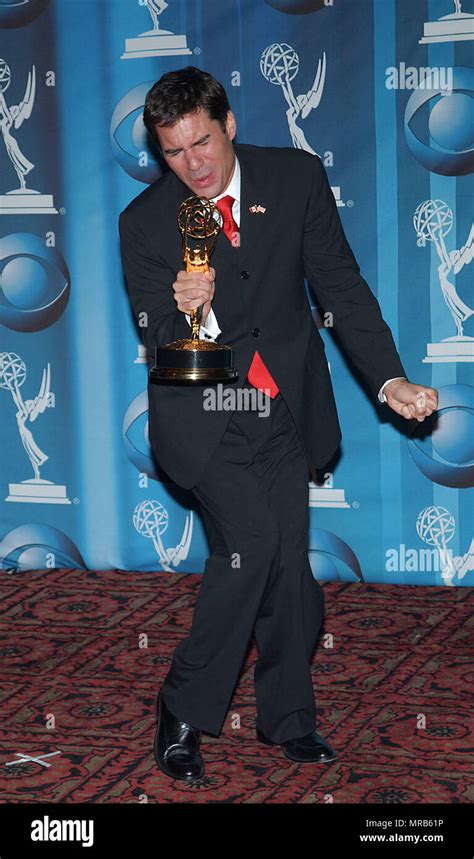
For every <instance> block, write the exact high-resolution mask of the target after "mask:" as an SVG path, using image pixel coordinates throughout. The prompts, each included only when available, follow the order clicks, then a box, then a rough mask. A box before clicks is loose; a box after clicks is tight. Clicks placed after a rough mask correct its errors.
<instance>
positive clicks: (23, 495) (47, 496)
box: [0, 352, 71, 504]
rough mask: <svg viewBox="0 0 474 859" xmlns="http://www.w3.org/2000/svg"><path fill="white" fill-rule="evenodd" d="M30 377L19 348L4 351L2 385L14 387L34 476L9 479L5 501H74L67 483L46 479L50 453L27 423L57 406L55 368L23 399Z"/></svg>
mask: <svg viewBox="0 0 474 859" xmlns="http://www.w3.org/2000/svg"><path fill="white" fill-rule="evenodd" d="M25 379H26V365H25V362H24V361H22V359H21V358H20V356H19V355H16V354H15V352H1V353H0V388H4V389H5V390H8V391H10V393H11V395H12V397H13V401H14V403H15V406H16V407H17V413H16V420H17V424H18V430H19V433H20V438H21V441H22V444H23V447H24V448H25V450H26V452H27V454H28V457H29V460H30V462H31V467H32V469H33V471H34V475H35V476H34V477H33V478H32V479H30V480H22V482H21V483H9V485H8V489H9V492H10V494H9V495H8V496H7V497H6V498H5V501H23V502H25V503H30V504H31V503H34V504H70V503H71V502H70V500H69V498H67V497H66V487H65V486H58V485H57V484H56V483H52V482H51V481H50V480H42V479H41V477H40V466H41V465H43V463H44V462H46V460H47V459H49V456H47V454H46V453H43V451H42V450H41V449H40V448H39V447H38V445H37V444H36V442H35V440H34V438H33V435H32V433H31V431H30V430H29V429H28V427H27V426H26V422H27V421H28V420H29V421H30V422H31V423H33V421H35V420H36V418H37V417H38V415H40V414H41V413H42V412H44V410H45V409H50V408H54V394H53V393H52V392H51V389H50V384H51V371H50V366H49V364H48V366H47V369H46V370H43V378H42V380H41V387H40V390H39V393H38V394H37V396H36V397H35V398H34V400H23V397H22V395H21V391H20V388H21V386H22V385H23V383H24V381H25Z"/></svg>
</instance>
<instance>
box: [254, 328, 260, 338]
mask: <svg viewBox="0 0 474 859" xmlns="http://www.w3.org/2000/svg"><path fill="white" fill-rule="evenodd" d="M252 334H253V336H254V337H258V335H259V334H260V328H252Z"/></svg>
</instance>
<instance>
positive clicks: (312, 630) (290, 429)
mask: <svg viewBox="0 0 474 859" xmlns="http://www.w3.org/2000/svg"><path fill="white" fill-rule="evenodd" d="M244 387H250V386H249V383H248V382H246V383H245V384H244ZM255 393H256V392H255V391H254V394H255ZM260 396H261V397H263V396H264V395H263V394H261V392H259V397H260ZM264 401H265V402H266V404H267V405H268V404H269V405H270V413H269V415H268V416H265V417H264V416H262V407H261V402H262V401H260V411H259V409H258V408H256V407H255V408H253V409H247V410H245V409H240V410H236V411H234V413H233V415H232V417H231V418H230V420H229V423H228V425H227V429H226V431H225V433H224V434H223V436H222V439H221V441H220V443H219V445H218V447H217V449H216V451H215V453H214V455H213V456H212V458H211V461H210V462H209V463H208V465H207V466H206V469H205V473H204V475H203V476H202V478H201V479H200V480H199V482H198V483H197V484H196V486H194V487H193V490H192V491H193V493H194V495H195V496H196V498H197V500H198V503H199V510H200V514H201V516H202V520H203V523H204V527H205V530H206V534H207V537H208V541H209V545H210V548H211V554H210V556H209V558H208V559H207V561H206V565H205V569H204V573H203V575H202V581H201V585H200V589H199V593H198V597H197V601H196V604H195V608H194V612H193V619H192V626H191V631H190V633H189V636H188V637H187V638H186V639H185V640H183V641H182V642H180V644H179V645H178V646H177V647H176V648H175V651H174V654H173V660H172V665H171V668H170V670H169V672H168V674H167V676H166V678H165V681H164V683H163V686H162V690H161V694H162V696H163V699H164V701H165V703H166V705H167V706H168V708H169V710H170V711H171V712H172V713H173V715H174V716H175V717H176V718H178V719H180V720H182V721H184V722H187V723H188V724H191V725H193V726H194V727H195V728H198V729H200V730H202V731H205V732H207V733H210V734H213V735H216V736H218V735H219V733H220V730H221V728H222V724H223V722H224V719H225V717H226V713H227V710H228V708H229V705H230V702H231V699H232V695H233V691H234V689H235V686H236V684H237V681H238V678H239V674H240V671H241V669H242V666H243V662H244V660H245V656H246V652H247V649H248V645H249V642H250V639H251V637H252V634H253V633H255V639H256V643H257V648H258V659H257V662H256V666H255V671H254V683H255V695H256V704H257V726H258V727H259V728H260V729H261V730H262V731H263V733H264V734H265V735H266V736H267V737H268V738H269V739H270V740H273V741H274V742H275V743H282V742H285V741H286V740H289V739H294V738H296V737H301V736H303V735H304V734H307V733H309V732H310V731H313V730H315V727H316V708H315V702H314V693H313V685H312V678H311V657H312V653H313V649H314V646H315V643H316V641H317V638H318V636H319V632H320V628H321V624H322V620H323V614H324V593H323V589H322V587H321V586H320V585H319V583H318V582H317V581H316V579H315V578H314V577H313V574H312V571H311V566H310V564H309V559H308V531H309V509H308V491H309V490H308V479H309V467H308V462H307V459H306V456H305V454H304V451H303V449H302V446H301V441H300V438H299V435H298V432H297V429H296V426H295V424H294V421H293V418H292V416H291V413H290V411H289V410H288V407H287V405H286V403H285V400H284V398H283V396H282V394H281V393H279V394H277V396H276V397H275V398H274V399H270V398H269V397H266V396H265V397H264ZM257 402H258V400H257ZM255 405H256V404H255Z"/></svg>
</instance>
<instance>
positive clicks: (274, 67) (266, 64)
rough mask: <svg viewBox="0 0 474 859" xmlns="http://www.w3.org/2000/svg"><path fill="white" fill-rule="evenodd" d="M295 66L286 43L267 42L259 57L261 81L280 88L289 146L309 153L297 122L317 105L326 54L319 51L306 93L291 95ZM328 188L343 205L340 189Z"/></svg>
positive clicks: (296, 62) (294, 55)
mask: <svg viewBox="0 0 474 859" xmlns="http://www.w3.org/2000/svg"><path fill="white" fill-rule="evenodd" d="M299 68H300V59H299V56H298V54H297V53H296V51H295V50H294V48H292V47H291V45H288V44H287V43H286V42H281V44H278V43H276V44H273V45H269V46H268V48H265V50H264V52H263V54H262V56H261V57H260V71H261V73H262V75H263V77H264V78H265V80H267V81H268V83H271V84H274V85H275V86H279V87H281V88H282V90H283V95H284V96H285V100H286V102H287V104H288V109H287V111H286V118H287V121H288V128H289V131H290V135H291V140H292V142H293V146H294V147H295V149H304V150H305V152H310V153H311V155H318V153H317V152H316V151H315V150H314V149H313V148H312V147H311V146H310V144H309V143H308V141H307V139H306V136H305V133H304V131H303V129H302V128H301V126H300V125H298V121H300V120H304V119H306V117H307V116H309V114H310V113H311V111H312V110H315V108H317V107H318V106H319V103H320V101H321V97H322V94H323V90H324V81H325V79H326V54H325V53H323V56H322V59H320V60H318V67H317V69H316V76H315V78H314V81H313V86H312V87H311V89H310V90H308V92H307V93H302V94H301V95H296V96H295V94H294V92H293V87H292V86H291V81H292V80H294V79H295V77H296V75H297V74H298V72H299ZM318 157H319V155H318ZM331 190H332V192H333V194H334V197H335V200H336V203H337V205H338V206H344V205H345V203H344V202H343V200H341V188H340V187H339V186H334V187H332V188H331Z"/></svg>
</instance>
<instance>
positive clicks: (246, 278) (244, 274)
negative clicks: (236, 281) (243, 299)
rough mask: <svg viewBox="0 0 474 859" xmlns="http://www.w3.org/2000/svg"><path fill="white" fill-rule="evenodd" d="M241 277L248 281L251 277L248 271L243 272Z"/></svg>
mask: <svg viewBox="0 0 474 859" xmlns="http://www.w3.org/2000/svg"><path fill="white" fill-rule="evenodd" d="M240 277H241V278H242V280H248V279H249V277H250V275H249V273H248V271H241V272H240Z"/></svg>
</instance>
